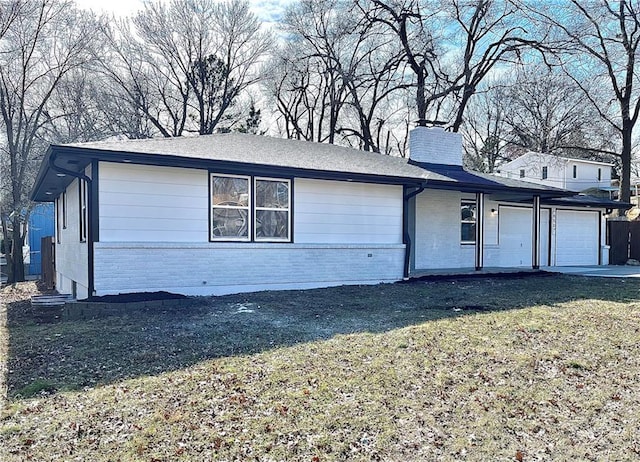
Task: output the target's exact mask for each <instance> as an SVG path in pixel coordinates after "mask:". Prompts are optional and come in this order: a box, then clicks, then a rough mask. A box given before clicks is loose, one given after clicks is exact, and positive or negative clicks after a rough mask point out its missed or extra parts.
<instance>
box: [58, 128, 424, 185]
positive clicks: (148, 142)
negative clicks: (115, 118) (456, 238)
mask: <svg viewBox="0 0 640 462" xmlns="http://www.w3.org/2000/svg"><path fill="white" fill-rule="evenodd" d="M67 146H73V147H80V148H85V149H92V150H98V151H115V152H129V153H139V154H155V155H163V156H177V157H187V158H191V159H203V160H216V161H227V162H239V163H247V164H257V165H267V166H274V167H284V168H295V169H304V170H319V171H327V172H343V173H355V174H366V175H376V176H389V177H398V178H407V179H416V180H426V179H427V178H428V176H429V175H428V173H427V172H425V171H424V170H422V169H421V168H419V167H416V166H414V165H411V164H409V163H408V162H407V159H404V158H400V157H393V156H387V155H384V154H378V153H373V152H364V151H360V150H357V149H352V148H347V147H343V146H337V145H333V144H326V143H313V142H309V141H300V140H290V139H284V138H273V137H269V136H259V135H250V134H242V133H221V134H214V135H201V136H190V137H176V138H151V139H143V140H124V141H99V142H93V143H78V144H70V145H67Z"/></svg>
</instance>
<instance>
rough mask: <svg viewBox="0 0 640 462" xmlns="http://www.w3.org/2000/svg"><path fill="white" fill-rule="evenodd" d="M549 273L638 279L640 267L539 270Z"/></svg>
mask: <svg viewBox="0 0 640 462" xmlns="http://www.w3.org/2000/svg"><path fill="white" fill-rule="evenodd" d="M540 269H541V270H543V271H549V272H550V273H562V274H575V275H579V276H598V277H603V278H640V266H623V265H608V266H545V267H542V268H540Z"/></svg>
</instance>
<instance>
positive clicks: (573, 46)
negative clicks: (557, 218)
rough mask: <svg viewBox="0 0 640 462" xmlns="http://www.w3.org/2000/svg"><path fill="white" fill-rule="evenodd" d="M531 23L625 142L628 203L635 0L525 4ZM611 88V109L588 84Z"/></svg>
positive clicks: (637, 104) (639, 30)
mask: <svg viewBox="0 0 640 462" xmlns="http://www.w3.org/2000/svg"><path fill="white" fill-rule="evenodd" d="M522 4H523V7H524V8H526V9H527V11H528V12H529V13H530V14H531V17H532V18H533V19H535V20H537V21H539V22H540V23H542V24H543V27H547V28H549V30H550V31H551V33H552V34H553V35H552V40H551V41H550V45H551V46H552V47H553V48H554V49H555V51H556V54H557V57H558V60H559V63H560V65H562V67H563V69H564V70H565V72H566V73H567V75H569V76H570V77H571V78H572V79H573V80H574V82H575V83H576V84H577V85H578V86H579V87H580V88H581V89H582V91H583V94H584V97H585V100H586V101H587V102H589V103H590V104H591V105H592V106H593V107H594V108H595V109H596V110H597V112H598V114H599V116H600V118H601V119H602V120H603V121H605V122H606V123H608V124H610V125H611V126H612V127H613V128H614V129H615V130H616V132H617V133H618V135H619V137H620V139H621V150H620V152H615V153H613V152H612V153H610V154H615V155H617V156H618V157H619V158H620V161H621V162H620V163H621V166H622V175H621V200H623V201H625V202H628V201H629V200H630V176H631V161H632V148H633V130H634V127H635V125H636V122H637V121H638V114H639V113H640V97H639V96H640V94H639V93H638V83H639V82H638V69H637V68H636V57H637V53H638V45H639V44H640V11H639V10H638V6H639V5H638V2H637V1H636V0H619V1H617V2H609V1H607V0H600V1H597V2H596V1H593V2H588V3H585V2H582V1H579V0H567V1H565V2H563V3H562V4H559V5H556V4H553V5H541V4H539V2H535V4H532V3H530V2H526V1H523V2H522ZM594 81H597V82H598V83H599V84H600V85H599V86H600V88H607V87H608V95H609V98H608V99H609V101H610V103H609V104H604V105H603V104H602V100H601V99H600V98H599V97H598V96H597V95H596V94H594V93H593V86H591V85H588V83H589V82H594Z"/></svg>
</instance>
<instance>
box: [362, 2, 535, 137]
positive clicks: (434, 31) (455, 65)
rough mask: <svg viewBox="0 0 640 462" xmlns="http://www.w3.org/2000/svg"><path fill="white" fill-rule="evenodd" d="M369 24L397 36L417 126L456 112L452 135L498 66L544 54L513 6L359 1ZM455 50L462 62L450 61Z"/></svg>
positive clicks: (459, 60) (502, 4)
mask: <svg viewBox="0 0 640 462" xmlns="http://www.w3.org/2000/svg"><path fill="white" fill-rule="evenodd" d="M358 4H359V5H360V8H361V9H362V10H363V11H364V12H365V13H366V15H367V17H368V18H369V20H370V21H373V22H379V23H382V24H384V25H386V26H387V27H388V29H389V30H390V31H391V32H392V33H393V34H394V35H396V36H397V39H398V40H399V42H400V43H401V44H402V47H403V49H404V58H405V60H406V62H407V63H408V67H409V68H410V69H411V71H412V72H413V74H414V76H415V92H416V106H417V114H418V119H419V120H424V119H426V118H427V117H428V115H429V114H432V115H433V116H434V117H437V116H438V115H439V114H440V113H441V111H442V110H444V109H446V108H447V107H449V108H451V107H452V108H453V109H452V117H453V122H452V123H451V129H452V130H453V131H458V130H459V129H460V127H461V126H462V123H463V121H464V112H465V109H466V107H467V105H468V103H469V101H470V99H471V97H472V96H473V95H474V94H475V93H476V91H477V89H478V86H479V85H480V83H481V82H482V81H483V80H484V79H485V78H486V77H487V76H488V75H489V74H490V72H491V71H492V70H493V69H494V68H495V67H496V66H497V65H498V64H500V63H506V62H512V61H514V60H518V59H519V57H520V54H521V52H522V51H523V50H525V49H529V48H532V47H536V48H540V42H539V41H535V40H532V39H530V38H527V31H526V29H524V27H523V26H522V22H521V18H519V17H518V10H517V8H516V7H514V6H513V5H512V4H511V2H508V1H497V0H479V1H473V2H472V1H467V0H451V2H450V3H449V4H447V3H445V4H443V3H442V2H428V1H421V0H403V1H401V2H397V1H394V2H392V1H383V0H360V1H359V2H358ZM452 45H454V47H456V46H457V47H458V49H459V51H460V56H456V57H455V58H454V59H451V58H450V57H447V56H446V55H447V54H450V53H451V48H452Z"/></svg>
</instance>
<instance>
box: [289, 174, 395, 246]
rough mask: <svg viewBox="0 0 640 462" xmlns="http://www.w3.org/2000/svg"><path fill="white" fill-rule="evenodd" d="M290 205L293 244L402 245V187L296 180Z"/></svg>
mask: <svg viewBox="0 0 640 462" xmlns="http://www.w3.org/2000/svg"><path fill="white" fill-rule="evenodd" d="M293 204H294V213H293V219H294V227H293V229H294V241H295V242H296V243H340V244H401V243H402V186H395V185H378V184H366V183H354V182H344V181H326V180H310V179H302V178H297V179H296V180H295V184H294V202H293Z"/></svg>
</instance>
